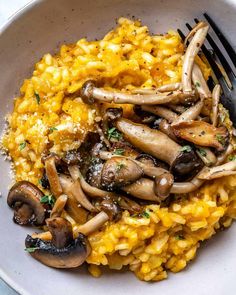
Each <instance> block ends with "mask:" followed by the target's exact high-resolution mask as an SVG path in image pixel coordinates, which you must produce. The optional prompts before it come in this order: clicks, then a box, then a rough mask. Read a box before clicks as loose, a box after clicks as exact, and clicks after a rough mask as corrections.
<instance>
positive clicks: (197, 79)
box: [192, 63, 211, 98]
mask: <svg viewBox="0 0 236 295" xmlns="http://www.w3.org/2000/svg"><path fill="white" fill-rule="evenodd" d="M192 80H193V84H194V85H195V88H196V89H197V92H198V93H199V95H200V97H201V98H208V97H211V91H210V90H209V87H208V85H207V82H206V80H205V78H204V76H203V74H202V71H201V69H200V67H199V66H198V65H197V64H196V63H194V65H193V71H192Z"/></svg>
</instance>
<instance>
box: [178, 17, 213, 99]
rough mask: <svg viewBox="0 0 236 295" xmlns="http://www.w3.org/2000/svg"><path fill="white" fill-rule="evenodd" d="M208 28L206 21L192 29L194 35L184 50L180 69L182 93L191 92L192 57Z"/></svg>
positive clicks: (197, 50) (195, 53)
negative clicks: (181, 68)
mask: <svg viewBox="0 0 236 295" xmlns="http://www.w3.org/2000/svg"><path fill="white" fill-rule="evenodd" d="M208 29H209V26H208V25H207V23H204V25H202V26H201V27H200V28H198V29H197V30H194V32H193V33H195V34H194V37H193V39H192V41H191V42H190V44H189V46H188V48H187V50H186V52H185V55H184V61H183V70H182V83H183V91H184V93H188V94H191V93H192V69H193V64H194V59H195V57H196V55H197V54H198V52H199V50H200V48H201V46H202V44H203V42H204V40H205V38H206V35H207V32H208Z"/></svg>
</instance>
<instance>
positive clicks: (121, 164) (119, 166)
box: [116, 162, 125, 172]
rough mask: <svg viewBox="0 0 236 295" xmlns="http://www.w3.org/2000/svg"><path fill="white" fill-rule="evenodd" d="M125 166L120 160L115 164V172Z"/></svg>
mask: <svg viewBox="0 0 236 295" xmlns="http://www.w3.org/2000/svg"><path fill="white" fill-rule="evenodd" d="M124 167H125V164H124V163H122V162H120V163H119V164H117V166H116V172H119V171H120V170H121V169H122V168H124Z"/></svg>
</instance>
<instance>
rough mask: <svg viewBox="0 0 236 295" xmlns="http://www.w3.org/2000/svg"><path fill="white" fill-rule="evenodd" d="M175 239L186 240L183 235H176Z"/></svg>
mask: <svg viewBox="0 0 236 295" xmlns="http://www.w3.org/2000/svg"><path fill="white" fill-rule="evenodd" d="M175 239H176V240H178V241H180V240H184V237H183V236H182V235H177V236H175Z"/></svg>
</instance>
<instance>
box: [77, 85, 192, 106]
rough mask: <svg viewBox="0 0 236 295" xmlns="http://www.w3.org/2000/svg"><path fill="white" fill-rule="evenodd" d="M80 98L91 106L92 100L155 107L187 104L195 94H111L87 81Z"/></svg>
mask: <svg viewBox="0 0 236 295" xmlns="http://www.w3.org/2000/svg"><path fill="white" fill-rule="evenodd" d="M80 95H81V98H82V100H83V101H84V103H87V104H93V103H94V100H95V99H96V100H99V101H102V102H110V103H111V102H114V103H116V104H124V103H131V104H137V105H143V104H146V105H148V104H149V105H155V104H165V103H169V102H174V103H177V102H183V103H184V102H188V101H192V100H193V99H194V98H195V94H194V93H191V94H189V93H188V95H186V94H183V92H182V91H179V90H177V91H171V92H166V93H159V92H157V93H155V94H143V95H141V94H127V93H123V92H118V91H117V92H113V91H108V90H105V89H102V88H98V87H96V86H95V81H92V80H88V81H86V82H85V83H84V85H83V86H82V89H81V93H80Z"/></svg>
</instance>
